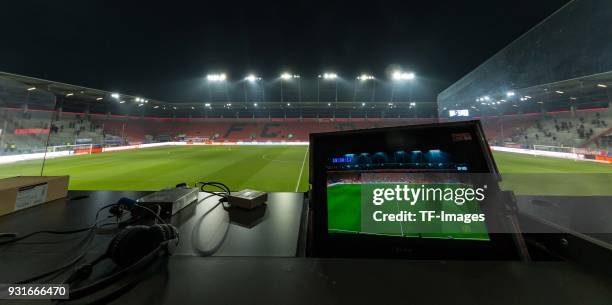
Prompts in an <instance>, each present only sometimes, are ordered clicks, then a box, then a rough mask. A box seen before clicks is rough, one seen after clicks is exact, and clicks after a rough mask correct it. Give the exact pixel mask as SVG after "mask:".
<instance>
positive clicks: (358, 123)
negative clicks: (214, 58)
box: [0, 0, 612, 155]
mask: <svg viewBox="0 0 612 305" xmlns="http://www.w3.org/2000/svg"><path fill="white" fill-rule="evenodd" d="M611 15H612V5H611V4H610V3H609V1H607V0H575V1H572V2H570V3H568V4H567V5H566V6H564V7H563V8H561V9H560V10H559V11H557V12H556V13H555V14H553V15H552V16H550V17H549V18H547V19H546V20H544V21H543V22H542V23H540V24H539V25H537V26H536V27H535V28H533V29H532V30H530V31H528V32H527V33H525V34H524V35H523V36H521V37H520V38H518V39H517V40H516V41H514V42H513V43H511V44H510V45H508V46H507V47H506V48H504V49H503V50H501V51H500V52H499V53H497V54H496V55H494V56H493V57H492V58H490V59H489V60H487V61H486V62H485V63H483V64H482V65H481V66H479V67H477V68H476V69H475V70H474V71H472V72H471V73H469V74H467V75H466V76H465V77H463V78H462V79H460V80H459V81H457V82H456V83H455V84H453V85H451V86H450V87H449V88H447V89H446V90H444V91H443V92H441V93H440V94H439V95H438V98H437V101H432V100H428V99H426V98H422V97H418V96H413V92H412V89H411V85H410V81H409V80H408V81H406V82H405V83H404V85H403V86H400V85H398V83H397V82H393V81H390V82H385V81H383V80H382V79H376V78H375V77H374V76H369V75H366V76H367V77H366V76H359V77H357V78H355V79H353V80H351V81H346V80H345V81H343V85H342V86H340V87H338V80H337V79H336V78H335V77H334V79H333V81H329V80H327V81H326V80H324V79H323V78H322V77H321V76H313V77H311V78H309V77H307V76H301V77H300V76H297V75H290V78H291V79H289V78H288V79H285V80H283V79H282V77H281V79H280V80H275V81H270V82H268V83H265V82H264V81H263V80H261V79H260V78H256V77H254V76H253V78H252V79H250V78H248V77H247V78H245V79H244V80H240V81H237V82H230V81H226V82H225V83H224V84H223V85H219V84H216V83H214V84H209V86H208V91H206V90H205V91H203V92H202V99H201V100H200V101H198V102H196V103H177V102H168V101H160V100H155V99H149V98H144V97H139V96H137V95H130V94H124V93H116V92H108V91H104V90H98V89H92V88H87V87H82V86H76V85H70V84H64V83H60V82H54V81H48V80H43V79H38V78H32V77H26V76H20V75H15V74H10V73H0V154H1V155H15V154H31V153H40V152H48V151H49V148H48V147H53V146H64V147H70V145H92V148H91V150H92V151H95V150H96V149H97V148H100V147H109V146H125V145H134V144H142V143H158V142H172V141H182V142H204V143H215V142H220V143H235V142H281V143H285V142H306V141H308V136H309V134H310V133H314V132H327V131H337V130H347V129H364V128H375V127H385V126H399V125H409V124H420V123H431V122H437V121H448V120H461V119H479V120H481V121H482V123H483V126H484V129H485V133H486V136H487V139H488V140H489V143H490V144H492V145H496V146H510V147H518V148H523V149H524V148H527V149H533V147H534V146H535V145H539V146H540V147H560V148H559V151H567V147H571V148H576V149H581V150H582V151H583V152H584V151H594V153H593V154H604V155H609V154H610V153H609V152H610V151H612V149H611V148H612V112H611V110H610V109H612V57H610V56H609V54H611V53H612V40H610V39H609V37H610V36H611V35H612V28H610V27H607V26H605V25H607V24H608V22H609V21H608V19H609V18H608V17H609V16H611ZM334 75H335V74H334ZM401 75H403V74H400V76H401ZM410 76H411V77H410V79H412V78H414V75H410ZM218 79H219V77H217V78H213V80H215V81H216V80H218ZM407 79H408V78H407ZM223 80H224V81H225V76H223ZM203 81H206V80H205V79H204V80H203ZM279 90H280V96H279V94H278V93H275V94H271V93H270V92H278V91H279ZM75 147H77V146H75Z"/></svg>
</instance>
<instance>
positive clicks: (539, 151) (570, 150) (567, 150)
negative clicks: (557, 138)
mask: <svg viewBox="0 0 612 305" xmlns="http://www.w3.org/2000/svg"><path fill="white" fill-rule="evenodd" d="M533 153H534V155H550V156H553V157H561V158H567V159H579V158H580V155H579V153H578V150H577V149H576V148H575V147H570V146H551V145H533Z"/></svg>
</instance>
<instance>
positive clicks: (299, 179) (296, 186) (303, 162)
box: [295, 148, 308, 192]
mask: <svg viewBox="0 0 612 305" xmlns="http://www.w3.org/2000/svg"><path fill="white" fill-rule="evenodd" d="M306 155H308V148H306V152H305V153H304V160H303V161H302V168H300V176H299V177H298V181H297V184H296V185H295V191H296V192H297V191H298V188H299V187H300V182H301V181H302V173H303V172H304V164H306Z"/></svg>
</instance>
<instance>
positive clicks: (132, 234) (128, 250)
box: [64, 223, 179, 299]
mask: <svg viewBox="0 0 612 305" xmlns="http://www.w3.org/2000/svg"><path fill="white" fill-rule="evenodd" d="M178 242H179V234H178V230H177V229H176V227H175V226H173V225H171V224H165V223H164V224H154V225H151V226H145V225H136V226H128V227H126V228H125V229H123V230H122V231H121V232H119V233H118V234H117V235H116V236H115V237H114V238H113V239H112V240H111V242H110V244H109V245H108V249H107V250H106V253H105V254H104V255H102V256H100V257H98V258H97V259H95V260H93V261H91V262H90V263H88V264H85V265H83V266H81V267H79V268H78V269H77V270H76V271H75V272H73V273H72V274H71V275H70V276H69V277H68V279H66V280H65V281H64V283H65V284H70V285H73V284H75V283H78V282H80V281H83V280H85V279H87V278H88V277H89V276H90V275H91V273H92V271H93V267H94V266H95V265H96V264H98V263H99V262H100V261H102V260H104V259H107V258H108V259H111V260H112V261H113V262H114V263H115V264H117V265H118V266H119V267H121V269H120V270H118V271H116V272H115V273H113V274H111V275H109V276H106V277H104V278H102V279H100V280H99V281H96V282H94V283H91V284H88V285H86V286H83V287H78V288H76V289H72V290H71V291H70V299H78V298H81V297H84V296H87V295H90V294H92V293H95V292H96V291H99V290H101V289H103V288H104V287H105V286H107V285H109V284H112V283H113V282H115V281H116V280H117V279H119V278H120V277H121V276H123V275H125V274H127V273H130V272H132V271H134V270H137V269H139V268H141V267H144V266H146V265H148V264H149V263H151V262H153V261H154V260H155V259H156V258H157V257H158V256H159V254H161V253H164V254H166V255H170V254H172V252H173V251H174V249H175V248H176V246H177V245H178Z"/></svg>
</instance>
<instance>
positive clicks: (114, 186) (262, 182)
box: [0, 145, 612, 195]
mask: <svg viewBox="0 0 612 305" xmlns="http://www.w3.org/2000/svg"><path fill="white" fill-rule="evenodd" d="M494 157H495V160H496V163H497V165H498V167H499V169H500V171H501V172H502V176H503V182H502V185H503V186H504V187H506V188H509V189H512V190H515V191H516V192H518V193H521V194H539V195H612V187H610V186H611V185H612V181H611V180H610V177H612V165H611V164H601V163H595V162H585V161H574V160H564V159H557V158H548V157H537V156H530V155H519V154H513V153H502V152H494ZM41 166H42V161H40V160H37V161H22V162H18V163H11V164H2V165H0V177H11V176H17V175H40V173H41ZM42 173H43V174H44V175H70V189H72V190H159V189H162V188H166V187H173V186H175V185H176V184H178V183H181V182H186V183H188V184H190V185H193V184H194V183H195V182H198V181H218V182H222V183H225V184H227V185H228V186H229V187H230V188H231V189H232V190H240V189H244V188H251V189H257V190H262V191H268V192H295V191H298V192H304V191H307V190H308V148H307V147H306V146H277V145H274V146H262V145H260V146H255V145H253V146H230V145H220V146H170V147H157V148H146V149H135V150H125V151H117V152H105V153H99V154H91V155H80V156H72V157H62V158H55V159H48V160H46V161H45V165H44V170H43V171H42Z"/></svg>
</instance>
